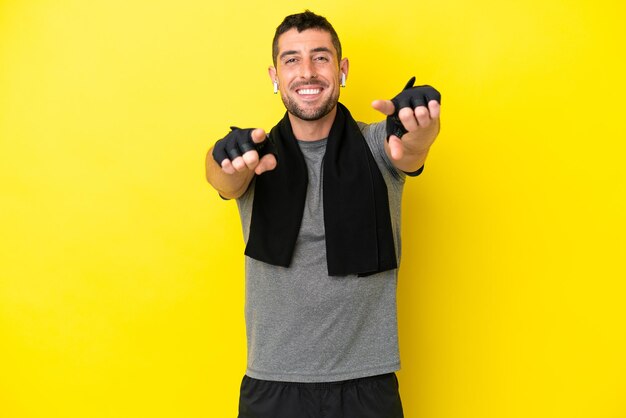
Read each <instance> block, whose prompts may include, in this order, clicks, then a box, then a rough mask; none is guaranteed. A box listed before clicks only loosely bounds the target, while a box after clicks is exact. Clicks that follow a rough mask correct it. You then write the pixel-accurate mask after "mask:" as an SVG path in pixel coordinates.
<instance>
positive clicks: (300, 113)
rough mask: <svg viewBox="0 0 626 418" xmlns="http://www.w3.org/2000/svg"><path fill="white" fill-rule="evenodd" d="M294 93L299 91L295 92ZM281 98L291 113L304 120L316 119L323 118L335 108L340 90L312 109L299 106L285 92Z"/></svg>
mask: <svg viewBox="0 0 626 418" xmlns="http://www.w3.org/2000/svg"><path fill="white" fill-rule="evenodd" d="M294 94H298V93H295V92H294ZM281 98H282V99H283V104H284V105H285V107H286V108H287V111H288V112H289V113H291V114H292V115H294V116H296V117H297V118H299V119H302V120H306V121H314V120H319V119H321V118H323V117H324V116H326V115H328V114H329V113H330V112H331V110H333V109H334V107H335V106H336V105H337V102H338V101H339V90H337V91H336V92H335V93H333V95H331V96H329V97H328V99H326V100H325V101H324V102H322V103H321V104H320V105H319V106H318V107H315V108H312V109H303V108H302V107H300V106H298V103H297V102H296V100H294V99H293V98H292V97H290V96H288V95H287V94H285V93H283V94H281Z"/></svg>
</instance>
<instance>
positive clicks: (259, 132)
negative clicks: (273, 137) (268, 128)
mask: <svg viewBox="0 0 626 418" xmlns="http://www.w3.org/2000/svg"><path fill="white" fill-rule="evenodd" d="M250 136H251V137H252V142H254V143H255V144H260V143H261V142H263V141H265V138H267V134H266V133H265V131H264V130H263V129H261V128H257V129H255V130H253V131H252V133H251V134H250Z"/></svg>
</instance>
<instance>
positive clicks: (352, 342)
mask: <svg viewBox="0 0 626 418" xmlns="http://www.w3.org/2000/svg"><path fill="white" fill-rule="evenodd" d="M359 127H360V128H361V131H362V132H363V136H364V137H365V140H366V141H367V144H368V145H369V147H370V149H371V151H372V154H373V155H374V158H375V160H376V162H377V164H378V167H379V169H380V171H381V173H382V175H383V177H384V179H385V182H386V184H387V191H388V195H389V206H390V212H391V223H392V228H393V232H394V240H395V245H396V255H397V257H398V263H399V261H400V207H401V199H402V188H403V185H404V179H405V176H404V174H403V173H402V172H401V171H399V170H397V169H396V168H395V167H394V166H393V165H392V164H391V161H390V160H389V158H388V157H387V154H386V153H385V150H384V141H385V139H384V138H385V124H384V122H381V123H377V124H372V125H366V124H362V123H359ZM298 142H299V145H300V149H301V150H302V153H303V154H304V159H305V161H306V163H307V168H308V175H309V185H308V189H307V194H306V203H305V207H304V215H303V217H302V225H301V227H300V233H299V235H298V239H297V242H296V246H295V249H294V255H293V260H292V263H291V266H290V267H288V268H285V267H278V266H274V265H271V264H266V263H263V262H261V261H258V260H255V259H252V258H250V257H246V303H245V317H246V331H247V338H248V367H247V371H246V374H247V375H248V376H250V377H252V378H256V379H263V380H274V381H290V382H330V381H339V380H348V379H356V378H360V377H366V376H373V375H378V374H384V373H390V372H393V371H396V370H398V369H399V368H400V357H399V353H398V327H397V317H396V285H397V270H390V271H386V272H382V273H378V274H375V275H371V276H367V277H357V276H355V275H353V276H346V277H331V276H328V271H327V266H326V243H325V238H324V210H323V202H322V194H323V193H322V187H323V186H322V184H323V179H322V172H323V170H322V162H323V158H324V153H325V150H326V140H325V139H324V140H320V141H313V142H307V141H298ZM253 200H254V181H253V182H252V183H251V184H250V187H249V188H248V190H247V191H246V193H245V194H244V195H243V196H242V197H240V198H239V199H238V200H237V203H238V207H239V212H240V216H241V223H242V227H243V233H244V238H245V240H246V241H247V239H248V234H249V230H250V218H251V215H252V203H253Z"/></svg>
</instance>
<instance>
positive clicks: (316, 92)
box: [296, 89, 322, 96]
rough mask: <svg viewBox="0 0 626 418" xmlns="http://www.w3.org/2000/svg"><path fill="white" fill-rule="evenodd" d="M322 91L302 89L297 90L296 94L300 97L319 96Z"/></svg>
mask: <svg viewBox="0 0 626 418" xmlns="http://www.w3.org/2000/svg"><path fill="white" fill-rule="evenodd" d="M321 91H322V89H300V90H296V92H297V93H298V94H299V95H301V96H305V95H313V94H319V93H320V92H321Z"/></svg>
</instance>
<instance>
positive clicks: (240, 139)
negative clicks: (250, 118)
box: [213, 126, 276, 165]
mask: <svg viewBox="0 0 626 418" xmlns="http://www.w3.org/2000/svg"><path fill="white" fill-rule="evenodd" d="M230 129H231V131H230V132H229V133H228V135H226V136H225V137H224V138H222V139H220V140H219V141H217V142H216V143H215V146H214V147H213V159H214V160H215V161H216V162H217V164H219V165H222V162H223V161H224V160H225V159H228V160H230V161H232V160H234V159H235V158H237V157H239V156H242V155H243V154H245V153H246V152H248V151H256V152H258V154H259V160H260V159H261V158H262V157H263V156H265V155H267V154H273V155H274V156H276V147H275V146H274V144H273V143H272V141H271V140H270V139H269V137H266V138H265V140H263V141H262V142H259V143H255V142H254V141H253V140H252V131H254V129H253V128H247V129H240V128H237V127H236V126H231V127H230Z"/></svg>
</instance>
